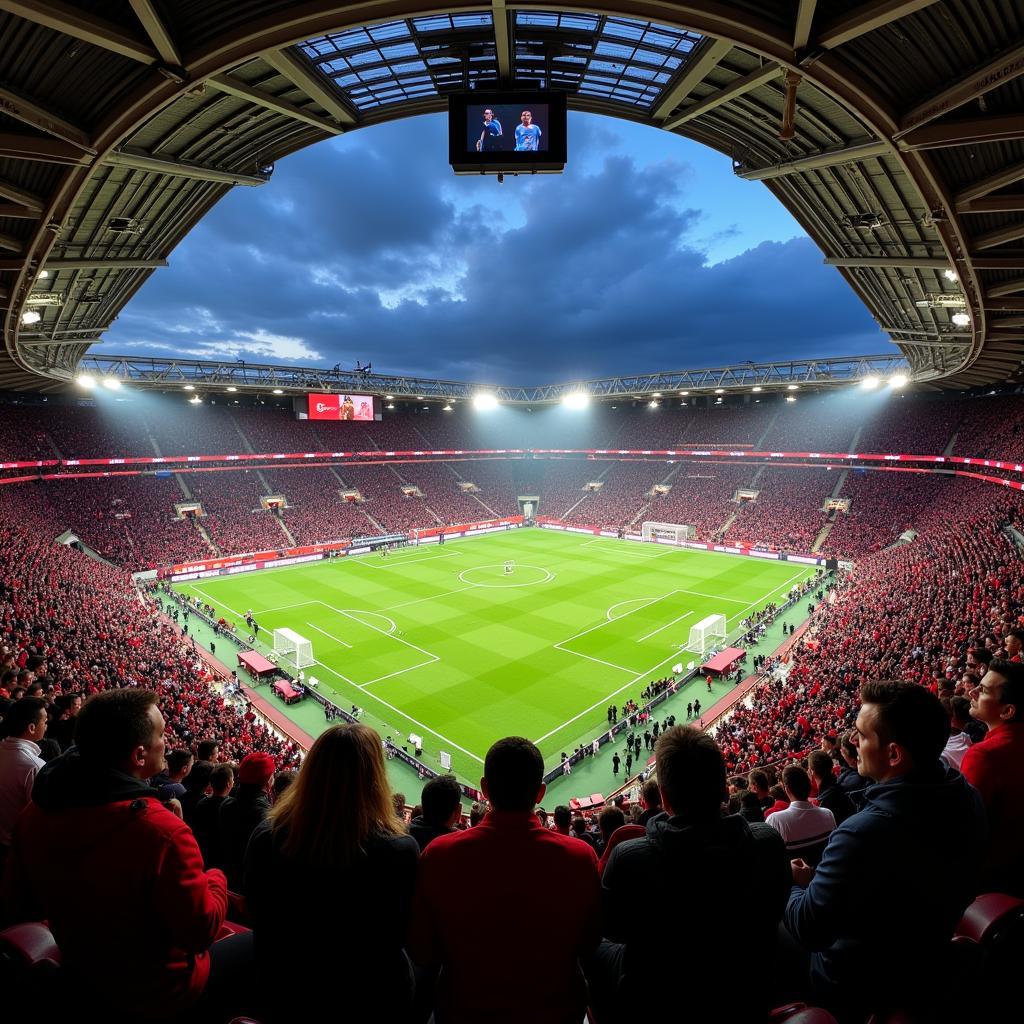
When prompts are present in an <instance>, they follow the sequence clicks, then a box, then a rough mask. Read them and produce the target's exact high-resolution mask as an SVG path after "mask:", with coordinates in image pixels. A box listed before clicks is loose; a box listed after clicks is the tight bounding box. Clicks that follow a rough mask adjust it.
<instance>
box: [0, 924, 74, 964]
mask: <svg viewBox="0 0 1024 1024" xmlns="http://www.w3.org/2000/svg"><path fill="white" fill-rule="evenodd" d="M0 958H2V959H3V960H4V961H6V962H7V963H9V964H14V965H18V966H20V967H22V968H25V969H28V970H47V969H50V970H55V969H56V968H58V967H60V949H59V948H58V947H57V943H56V942H55V941H54V938H53V933H52V932H51V931H50V929H49V928H48V927H47V926H46V925H45V924H44V923H43V922H42V921H28V922H25V923H23V924H16V925H12V926H11V927H10V928H5V929H4V930H3V931H0Z"/></svg>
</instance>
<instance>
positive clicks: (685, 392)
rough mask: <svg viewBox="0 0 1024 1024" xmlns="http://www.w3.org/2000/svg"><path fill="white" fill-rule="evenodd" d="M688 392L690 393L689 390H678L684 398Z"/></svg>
mask: <svg viewBox="0 0 1024 1024" xmlns="http://www.w3.org/2000/svg"><path fill="white" fill-rule="evenodd" d="M689 393H690V392H689V391H680V392H679V394H681V395H682V396H683V397H684V398H685V397H686V395H688V394H689Z"/></svg>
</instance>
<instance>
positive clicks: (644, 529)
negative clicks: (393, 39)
mask: <svg viewBox="0 0 1024 1024" xmlns="http://www.w3.org/2000/svg"><path fill="white" fill-rule="evenodd" d="M640 535H641V536H642V537H643V539H644V540H668V541H671V542H672V543H673V544H680V543H682V542H683V541H684V540H693V539H694V537H696V536H697V528H696V527H695V526H684V525H682V524H680V523H650V522H648V523H644V524H643V525H642V526H641V527H640Z"/></svg>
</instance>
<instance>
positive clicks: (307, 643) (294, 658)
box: [274, 629, 316, 669]
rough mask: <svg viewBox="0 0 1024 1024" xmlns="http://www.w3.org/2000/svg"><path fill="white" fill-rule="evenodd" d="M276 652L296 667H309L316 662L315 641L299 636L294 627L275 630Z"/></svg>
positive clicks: (280, 658)
mask: <svg viewBox="0 0 1024 1024" xmlns="http://www.w3.org/2000/svg"><path fill="white" fill-rule="evenodd" d="M274 653H275V654H276V655H277V657H278V659H279V660H280V661H283V662H285V663H286V664H287V665H289V666H294V667H295V668H296V669H300V668H309V667H310V665H315V664H316V659H315V658H314V657H313V641H312V640H307V639H306V638H305V637H304V636H299V634H298V633H296V632H295V630H294V629H275V630H274Z"/></svg>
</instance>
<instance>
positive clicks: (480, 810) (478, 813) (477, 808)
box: [469, 800, 487, 828]
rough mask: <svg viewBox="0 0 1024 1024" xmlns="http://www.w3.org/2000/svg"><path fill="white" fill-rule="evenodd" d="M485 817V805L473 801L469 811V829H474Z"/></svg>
mask: <svg viewBox="0 0 1024 1024" xmlns="http://www.w3.org/2000/svg"><path fill="white" fill-rule="evenodd" d="M486 817H487V804H486V803H482V802H481V801H479V800H474V801H473V805H472V806H471V807H470V809H469V827H470V828H476V826H477V825H479V824H480V822H481V821H483V820H484V818H486Z"/></svg>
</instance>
